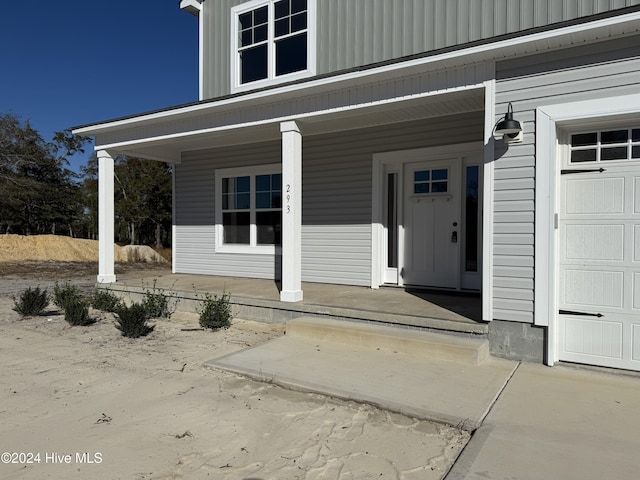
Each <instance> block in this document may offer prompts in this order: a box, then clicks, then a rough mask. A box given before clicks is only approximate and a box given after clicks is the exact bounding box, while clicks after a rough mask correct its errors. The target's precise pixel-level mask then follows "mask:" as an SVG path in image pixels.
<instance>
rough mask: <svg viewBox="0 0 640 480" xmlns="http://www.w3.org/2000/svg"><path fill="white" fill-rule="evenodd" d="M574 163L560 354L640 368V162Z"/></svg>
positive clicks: (567, 191) (568, 181)
mask: <svg viewBox="0 0 640 480" xmlns="http://www.w3.org/2000/svg"><path fill="white" fill-rule="evenodd" d="M587 153H590V152H587ZM585 155H586V154H585ZM634 164H635V165H634ZM569 167H570V168H569V169H567V170H563V175H561V181H560V186H561V187H560V188H561V199H560V219H559V220H560V222H559V223H560V225H559V226H560V239H559V240H560V251H559V281H560V290H559V295H558V302H559V312H558V325H559V351H558V355H559V358H560V360H566V361H571V362H579V363H588V364H593V365H602V366H608V367H614V368H625V369H632V370H640V269H639V267H638V266H639V265H640V170H639V169H638V162H634V161H631V160H630V161H628V164H627V165H623V164H619V163H618V164H616V162H610V164H606V163H605V162H600V163H599V164H597V165H595V166H594V165H593V164H592V165H589V164H581V165H576V164H575V163H574V164H573V165H569ZM599 167H604V170H603V171H600V168H599Z"/></svg>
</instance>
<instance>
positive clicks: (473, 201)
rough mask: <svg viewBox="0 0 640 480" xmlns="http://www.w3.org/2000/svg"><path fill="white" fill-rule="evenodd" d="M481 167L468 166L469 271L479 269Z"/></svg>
mask: <svg viewBox="0 0 640 480" xmlns="http://www.w3.org/2000/svg"><path fill="white" fill-rule="evenodd" d="M478 188H479V167H478V166H477V165H474V166H470V167H467V178H466V199H465V241H464V244H465V260H464V269H465V270H466V271H467V272H477V271H478V211H479V205H478V203H479V194H478V192H479V190H478Z"/></svg>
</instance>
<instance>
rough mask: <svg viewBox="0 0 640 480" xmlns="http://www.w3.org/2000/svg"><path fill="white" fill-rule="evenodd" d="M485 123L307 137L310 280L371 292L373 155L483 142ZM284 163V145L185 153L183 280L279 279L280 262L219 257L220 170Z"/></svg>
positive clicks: (179, 170)
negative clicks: (197, 275) (208, 277)
mask: <svg viewBox="0 0 640 480" xmlns="http://www.w3.org/2000/svg"><path fill="white" fill-rule="evenodd" d="M483 122H484V114H483V112H470V113H465V114H464V115H452V116H447V117H440V118H433V119H430V120H420V121H413V122H405V123H400V124H395V125H387V126H383V127H374V128H367V129H360V130H351V131H343V132H338V133H332V134H324V135H315V136H308V137H303V164H302V178H303V180H302V201H303V210H302V211H303V217H302V280H303V281H306V282H319V283H336V284H344V285H361V286H369V285H371V195H372V191H371V186H372V171H371V169H372V158H373V153H376V152H383V151H394V150H402V149H413V148H421V147H429V146H439V145H447V144H451V143H466V142H479V141H481V140H482V137H483V125H484V124H483ZM454 126H455V128H454ZM258 160H259V161H258ZM279 162H280V144H279V142H277V141H276V142H268V143H261V144H253V145H251V144H249V145H241V146H236V147H226V148H220V149H211V150H202V151H198V152H189V153H185V154H183V161H182V164H181V165H177V167H176V239H175V247H174V248H175V249H176V259H177V260H176V269H177V272H178V273H201V274H209V275H236V276H246V277H256V278H274V274H275V270H274V264H275V261H276V259H274V257H273V256H272V255H239V254H221V253H215V238H214V233H215V232H214V230H215V228H214V223H215V218H214V212H215V192H214V185H215V180H214V170H215V169H216V168H228V167H240V166H246V165H256V164H258V163H279Z"/></svg>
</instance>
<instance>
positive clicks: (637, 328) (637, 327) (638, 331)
mask: <svg viewBox="0 0 640 480" xmlns="http://www.w3.org/2000/svg"><path fill="white" fill-rule="evenodd" d="M632 338H633V340H632V342H633V345H632V347H631V350H632V353H631V358H632V359H633V360H635V361H637V362H640V324H638V323H634V324H633V335H632Z"/></svg>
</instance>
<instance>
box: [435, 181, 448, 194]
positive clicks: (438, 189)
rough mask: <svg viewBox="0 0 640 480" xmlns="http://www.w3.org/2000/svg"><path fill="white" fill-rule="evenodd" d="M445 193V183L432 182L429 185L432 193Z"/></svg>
mask: <svg viewBox="0 0 640 480" xmlns="http://www.w3.org/2000/svg"><path fill="white" fill-rule="evenodd" d="M446 191H447V182H433V183H432V184H431V192H432V193H445V192H446Z"/></svg>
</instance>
